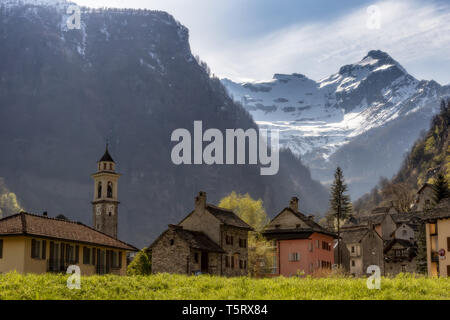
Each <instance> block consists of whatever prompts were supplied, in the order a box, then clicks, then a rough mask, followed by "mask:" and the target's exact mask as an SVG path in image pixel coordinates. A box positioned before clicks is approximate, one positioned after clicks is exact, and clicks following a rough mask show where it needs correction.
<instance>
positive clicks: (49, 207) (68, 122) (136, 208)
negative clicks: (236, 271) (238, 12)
mask: <svg viewBox="0 0 450 320" xmlns="http://www.w3.org/2000/svg"><path fill="white" fill-rule="evenodd" d="M56 2H57V3H58V5H45V1H44V4H39V5H34V4H29V3H26V2H23V3H22V2H19V1H17V2H16V1H11V0H7V1H5V0H2V1H0V150H1V156H0V177H1V178H3V181H4V186H5V187H4V190H8V194H15V195H17V198H18V200H19V204H18V206H19V207H23V208H24V209H26V210H27V211H30V212H36V213H41V212H42V211H48V214H49V216H51V217H54V216H56V215H58V214H64V215H65V216H66V217H69V218H71V219H73V220H79V221H82V222H84V223H86V224H89V225H90V224H91V223H92V208H91V203H90V201H91V200H92V198H93V189H94V188H93V181H92V179H91V177H90V174H92V173H93V172H94V171H95V170H96V162H97V161H98V160H99V158H100V157H101V155H102V154H103V152H104V150H105V142H106V139H109V145H110V152H111V154H112V156H113V158H114V160H115V161H116V162H117V165H118V171H119V172H120V173H121V174H122V177H121V178H120V180H119V200H120V201H121V204H120V207H119V237H120V238H121V239H123V240H125V241H127V242H130V243H132V244H134V245H136V246H145V245H148V244H149V243H150V241H152V240H153V239H154V238H155V237H156V236H157V235H159V234H160V233H161V232H162V231H163V230H164V229H165V228H166V227H167V225H168V224H169V223H178V222H179V221H180V220H181V219H182V218H183V217H184V216H185V215H187V214H188V213H189V212H190V210H192V208H193V206H194V197H195V195H196V194H197V192H198V191H200V190H203V191H206V192H207V194H208V201H209V202H211V203H217V202H218V201H219V200H220V199H221V198H222V197H224V196H225V195H227V194H228V193H230V192H231V191H236V192H240V193H246V192H248V193H250V195H251V196H252V197H254V198H261V199H263V201H264V206H265V208H266V209H267V212H268V214H269V215H274V214H275V213H277V212H278V211H279V210H280V209H281V208H283V207H285V206H286V204H287V203H288V201H289V199H290V197H292V196H293V195H298V196H299V197H300V199H301V200H300V207H301V209H302V210H304V211H305V212H308V213H318V212H324V211H325V210H326V207H327V206H328V194H327V190H326V189H325V188H324V187H323V186H322V185H321V184H320V183H319V182H317V181H314V180H312V179H311V175H310V172H309V170H308V168H307V167H305V166H304V165H303V164H302V163H301V162H300V160H299V159H298V158H297V157H296V156H294V155H293V154H292V153H290V152H289V151H287V152H286V151H282V152H281V154H280V171H279V173H278V174H277V175H275V176H260V170H259V167H258V166H255V165H252V166H250V165H234V166H231V165H227V166H226V165H211V166H207V165H190V166H189V165H188V166H176V165H174V164H173V163H172V161H171V150H172V147H173V146H174V145H175V143H172V142H171V141H170V137H171V133H172V132H173V131H174V130H175V129H178V128H186V129H188V130H189V131H190V132H192V131H193V122H194V121H195V120H202V121H203V127H204V130H206V129H208V128H218V129H220V130H222V131H223V130H225V129H226V128H242V129H247V128H257V125H256V124H255V122H254V121H253V120H252V118H251V116H250V115H249V114H248V112H247V111H245V110H244V109H243V108H242V107H241V106H240V105H238V104H236V103H235V102H233V100H232V99H231V98H230V97H229V96H228V94H227V92H226V90H225V89H224V87H223V86H222V84H221V82H220V81H219V80H218V79H216V78H213V77H211V76H210V75H209V74H208V72H207V68H206V66H205V64H203V63H199V62H198V61H197V60H196V59H195V58H194V57H193V55H192V53H191V50H190V46H189V32H188V30H187V29H186V28H185V27H184V26H183V25H181V24H180V23H179V22H177V21H176V20H175V19H174V18H173V17H172V16H170V15H169V14H167V13H165V12H158V11H145V10H124V9H117V10H116V9H107V10H90V9H83V10H82V12H81V28H80V29H73V30H68V29H67V26H66V24H65V22H66V20H67V15H66V6H67V3H65V2H64V1H56ZM1 190H3V189H0V191H1ZM8 206H9V207H11V205H8ZM14 209H15V207H14V208H13V209H12V210H14Z"/></svg>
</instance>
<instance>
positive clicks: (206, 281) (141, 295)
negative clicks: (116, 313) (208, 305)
mask: <svg viewBox="0 0 450 320" xmlns="http://www.w3.org/2000/svg"><path fill="white" fill-rule="evenodd" d="M67 279H68V275H55V274H45V275H33V274H29V275H20V274H17V273H8V274H3V275H0V299H88V300H91V299H161V300H163V299H177V300H184V299H192V300H211V299H219V300H233V299H245V300H252V299H262V300H266V299H274V300H304V299H318V300H321V299H447V300H448V299H450V278H439V279H428V278H425V277H419V276H413V275H399V276H397V277H396V278H393V279H387V278H382V279H381V289H380V290H376V289H374V290H369V289H367V286H366V279H352V278H344V277H330V278H321V279H318V278H302V279H299V278H273V279H251V278H247V277H242V278H222V277H211V276H199V277H193V276H192V277H187V276H181V275H167V274H161V275H153V276H133V277H118V276H111V275H108V276H92V277H82V278H81V289H80V290H76V289H73V290H69V289H68V288H67V286H66V282H67Z"/></svg>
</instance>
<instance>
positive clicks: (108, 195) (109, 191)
mask: <svg viewBox="0 0 450 320" xmlns="http://www.w3.org/2000/svg"><path fill="white" fill-rule="evenodd" d="M107 197H108V198H112V197H113V184H112V182H111V181H110V182H108V189H107Z"/></svg>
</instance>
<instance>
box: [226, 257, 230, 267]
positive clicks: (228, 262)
mask: <svg viewBox="0 0 450 320" xmlns="http://www.w3.org/2000/svg"><path fill="white" fill-rule="evenodd" d="M230 264H231V263H230V256H226V257H225V267H226V268H229V267H230Z"/></svg>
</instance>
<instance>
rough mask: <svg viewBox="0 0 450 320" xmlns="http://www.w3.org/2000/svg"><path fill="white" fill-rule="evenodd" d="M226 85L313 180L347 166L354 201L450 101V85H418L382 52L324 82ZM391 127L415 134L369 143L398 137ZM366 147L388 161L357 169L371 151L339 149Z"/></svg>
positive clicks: (296, 77) (279, 77)
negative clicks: (379, 137) (308, 170)
mask: <svg viewBox="0 0 450 320" xmlns="http://www.w3.org/2000/svg"><path fill="white" fill-rule="evenodd" d="M222 83H223V84H224V85H225V87H226V88H227V90H228V92H229V94H230V95H231V97H233V99H234V100H235V101H239V102H240V103H241V104H242V105H243V106H244V108H246V110H248V111H249V112H250V114H252V116H253V118H254V119H255V121H256V122H257V123H258V125H259V126H260V127H263V128H277V129H280V131H281V143H282V145H283V146H285V147H287V148H290V149H291V150H292V151H293V152H294V153H295V154H298V155H300V156H301V157H302V160H303V161H304V162H305V163H306V164H307V165H308V166H309V167H310V168H311V170H312V174H313V177H314V178H316V179H318V180H320V181H322V182H325V183H327V182H328V179H329V178H328V177H329V176H330V174H331V173H332V170H333V168H335V167H336V166H338V165H340V166H342V167H343V169H344V172H345V173H346V177H347V178H348V180H349V181H354V182H355V184H351V185H350V191H351V193H352V196H353V197H354V198H356V197H358V196H360V195H362V194H363V193H364V192H365V191H368V190H370V188H371V187H373V185H375V184H376V182H377V181H378V179H379V177H380V176H390V175H392V174H394V173H395V171H396V170H397V169H398V167H399V166H400V164H401V161H402V157H403V153H404V152H407V150H408V149H409V147H410V146H411V145H412V144H413V143H414V141H415V140H416V139H417V137H418V136H419V133H420V131H421V130H425V129H427V126H428V123H429V120H430V119H431V116H432V115H434V114H436V113H437V112H438V108H437V107H436V106H438V105H439V99H440V98H442V97H445V96H449V95H450V86H441V85H440V84H439V83H437V82H436V81H434V80H417V79H416V78H414V77H413V76H411V75H410V74H408V73H407V71H406V70H405V68H403V66H401V64H400V63H399V62H397V61H396V60H395V59H393V58H392V57H391V56H390V55H389V54H387V53H386V52H383V51H380V50H371V51H369V52H368V54H367V55H365V56H364V57H363V58H362V60H360V61H358V62H356V63H352V64H347V65H344V66H342V67H341V68H340V69H339V71H338V72H337V73H334V74H332V75H330V76H328V77H325V78H323V79H321V80H319V81H314V80H311V79H309V78H307V77H306V76H304V75H301V74H298V73H296V74H292V75H283V74H276V76H274V79H273V80H271V81H266V82H251V83H234V82H232V81H231V80H228V79H223V80H222ZM403 122H405V123H407V124H406V125H405V124H403ZM393 123H397V125H398V127H399V128H402V127H404V126H409V127H410V129H411V130H409V132H408V133H406V132H403V131H402V133H401V135H399V136H395V135H392V136H390V137H387V138H388V140H387V141H386V140H374V139H373V138H372V137H371V135H372V134H373V135H380V134H375V132H378V131H383V128H386V131H392V132H393V131H395V130H393V129H392V128H391V124H393ZM384 139H386V136H385V137H384ZM395 139H397V140H400V141H403V142H404V143H403V145H404V147H403V148H401V150H391V149H392V148H391V146H393V145H395V144H396V143H395V141H394V140H395ZM362 140H367V141H369V140H370V143H371V144H372V145H373V146H374V147H375V148H378V145H380V144H383V143H386V145H389V146H387V147H386V148H384V149H383V148H382V147H381V148H378V149H380V150H379V151H380V152H381V153H382V154H385V155H386V156H385V157H383V156H380V155H375V161H374V166H372V167H369V166H367V167H365V168H364V170H353V166H354V164H355V163H357V162H358V161H363V162H364V161H369V162H370V161H371V160H373V159H369V158H365V159H361V154H364V153H367V152H369V153H370V148H369V147H366V149H365V150H362V149H361V152H354V153H350V154H349V153H348V152H344V151H342V152H341V150H351V149H357V147H358V146H360V145H361V141H362ZM397 149H398V148H397ZM388 153H393V154H392V155H389V154H388ZM357 159H359V160H357ZM381 164H384V165H386V164H389V166H392V169H391V168H390V169H389V170H384V167H383V166H382V165H381ZM369 168H370V169H369ZM372 169H375V170H373V173H372V174H369V175H368V173H367V171H368V170H372ZM358 181H361V183H360V182H358Z"/></svg>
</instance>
